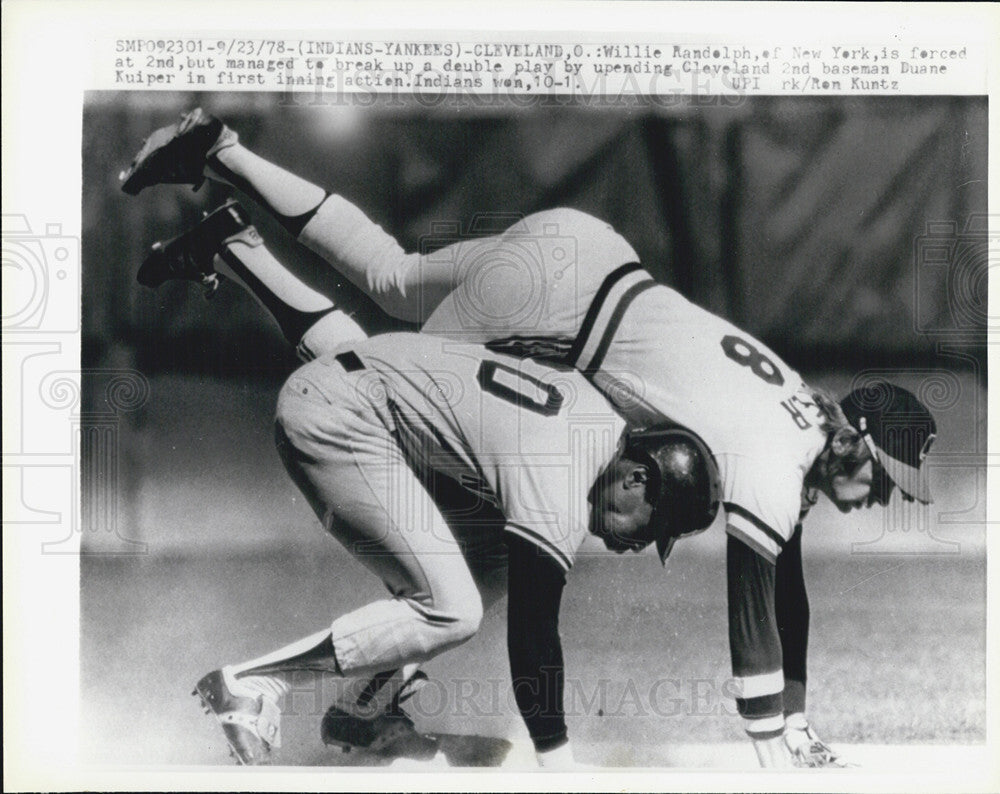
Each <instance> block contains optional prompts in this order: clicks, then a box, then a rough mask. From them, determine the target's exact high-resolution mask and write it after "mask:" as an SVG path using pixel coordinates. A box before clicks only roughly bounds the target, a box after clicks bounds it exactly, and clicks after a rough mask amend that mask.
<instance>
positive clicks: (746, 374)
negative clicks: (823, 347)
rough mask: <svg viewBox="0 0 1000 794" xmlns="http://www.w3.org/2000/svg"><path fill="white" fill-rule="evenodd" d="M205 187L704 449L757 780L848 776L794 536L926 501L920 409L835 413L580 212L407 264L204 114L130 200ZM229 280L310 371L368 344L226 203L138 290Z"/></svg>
mask: <svg viewBox="0 0 1000 794" xmlns="http://www.w3.org/2000/svg"><path fill="white" fill-rule="evenodd" d="M205 178H209V179H213V180H217V181H220V182H223V183H226V184H229V185H232V186H234V187H236V188H237V189H239V190H240V191H242V192H243V193H245V194H246V195H248V196H250V197H251V198H252V199H253V200H254V201H256V202H257V203H258V204H259V205H260V206H261V207H262V208H264V210H265V211H267V212H268V213H269V214H271V215H272V216H273V217H275V218H276V219H277V220H278V221H279V222H280V223H281V224H282V225H283V226H284V228H285V229H286V230H288V232H289V233H290V234H292V235H293V236H295V237H296V239H298V240H299V241H300V242H302V243H303V244H305V245H306V246H308V247H309V248H311V249H312V250H314V251H316V252H317V253H319V254H321V255H322V256H323V257H324V258H325V259H326V260H327V261H329V262H330V264H331V266H333V267H334V268H336V269H337V270H338V271H339V272H340V273H342V274H343V275H345V276H346V277H347V278H349V279H350V280H351V281H352V282H353V283H354V284H356V285H357V286H359V287H361V288H362V289H363V290H365V291H366V292H367V293H368V294H369V295H370V296H371V297H372V298H373V299H374V300H375V301H376V302H377V303H378V304H379V305H380V306H381V307H382V308H383V309H384V310H385V311H386V312H388V313H389V314H391V315H393V316H395V317H398V318H401V319H404V320H410V321H414V322H419V323H421V331H422V333H427V334H435V335H437V336H440V337H445V338H450V339H457V340H462V341H475V342H481V343H484V344H486V345H487V347H488V348H490V349H491V350H493V351H503V352H506V353H509V354H511V355H514V356H518V357H523V358H530V359H533V360H536V361H548V362H555V363H558V364H562V365H566V366H569V367H572V368H573V369H575V370H577V371H578V372H580V373H581V374H582V375H583V376H584V377H585V378H586V379H587V380H588V381H589V382H590V383H591V384H592V385H593V386H595V387H596V388H597V389H598V390H599V391H600V392H601V393H603V394H604V396H605V397H606V398H607V399H608V400H609V401H610V402H611V403H612V404H613V405H614V407H615V409H616V410H617V411H618V412H619V413H620V414H621V415H622V416H623V417H624V418H625V419H626V421H627V422H628V424H629V426H630V427H637V428H643V427H650V426H653V425H656V424H659V423H663V422H670V423H673V424H676V425H679V426H682V427H685V428H688V429H689V430H690V431H692V432H693V433H695V434H696V435H697V436H698V437H699V438H701V439H702V440H703V441H704V442H705V444H706V445H707V447H708V448H709V449H710V450H711V452H712V454H713V456H714V460H715V462H716V464H717V467H718V471H719V487H720V492H721V498H722V501H723V506H724V508H725V512H726V532H727V535H728V540H727V543H728V548H727V571H728V580H729V586H728V587H729V592H728V596H729V638H730V648H731V655H732V664H733V674H734V676H735V678H736V681H737V684H738V688H739V690H740V692H741V696H740V697H739V698H737V705H738V707H739V711H740V714H741V715H742V716H743V717H744V719H745V727H746V730H747V733H748V735H749V736H750V738H751V739H752V741H753V743H754V746H755V748H756V750H757V753H758V757H759V759H760V762H761V764H763V765H765V766H778V765H790V764H796V765H800V766H829V765H838V764H840V763H841V761H840V760H839V758H838V757H837V755H836V754H835V753H834V752H833V751H832V750H831V749H830V748H829V747H828V746H827V745H826V744H825V743H823V742H822V741H820V740H819V739H818V738H817V736H816V734H815V732H814V731H813V729H812V728H811V727H810V725H809V723H808V721H807V719H806V716H805V711H806V647H807V640H808V631H809V607H808V598H807V595H806V590H805V583H804V578H803V573H802V559H801V542H802V521H803V519H804V518H805V517H806V515H807V513H808V511H809V509H810V508H811V506H812V505H813V504H815V502H816V501H817V499H818V498H819V495H820V494H823V495H825V496H826V497H827V498H829V499H830V501H831V502H833V503H834V505H836V506H837V507H838V508H839V509H840V510H842V511H843V512H848V511H850V510H852V509H854V508H861V507H872V506H874V505H876V504H878V505H885V504H887V502H888V500H889V498H890V495H891V493H892V492H893V490H894V489H897V488H898V490H899V492H900V494H901V495H902V497H903V498H904V499H908V500H917V501H920V502H922V503H927V502H929V501H930V499H931V496H930V489H929V484H928V481H927V468H926V466H924V465H923V461H924V458H925V457H926V455H927V453H928V451H929V448H930V446H931V444H932V442H933V440H934V438H935V433H936V427H935V424H934V419H933V418H932V417H931V415H930V413H929V412H928V411H927V409H926V408H925V407H924V406H923V405H922V404H921V403H920V401H919V400H917V398H916V397H914V395H912V394H910V393H909V392H908V391H906V390H904V389H901V388H899V387H897V386H894V385H893V384H890V383H887V382H884V381H876V382H873V383H869V384H866V385H865V387H864V388H860V389H856V390H854V391H853V392H852V393H850V394H848V395H847V396H845V397H844V398H843V399H842V400H840V401H837V400H836V399H834V398H833V397H831V396H830V395H827V394H826V393H824V392H823V391H821V390H819V389H815V388H811V387H809V386H808V385H806V384H805V383H804V382H803V381H802V379H801V377H800V376H799V374H798V373H797V372H795V371H794V370H793V369H792V368H791V367H789V366H788V365H787V364H785V362H783V361H782V360H781V358H780V357H779V356H777V355H776V354H775V353H774V351H772V350H770V349H769V348H768V347H767V346H766V345H764V344H763V343H761V342H760V341H759V340H756V339H754V338H753V337H752V336H751V335H750V334H747V333H746V332H744V331H742V330H741V329H739V328H736V327H735V326H733V325H732V324H730V323H728V322H727V321H725V320H723V319H722V318H719V317H717V316H715V315H713V314H711V313H709V312H707V311H705V310H704V309H701V308H700V307H698V306H695V305H694V304H692V303H690V302H689V301H688V300H686V299H685V298H684V297H683V296H682V295H680V294H679V293H677V292H676V291H675V290H673V289H670V288H669V287H667V286H665V285H662V284H658V283H657V282H656V281H655V280H654V279H653V278H652V276H651V275H650V274H649V273H648V272H647V271H646V270H645V269H643V267H642V266H641V264H640V263H639V262H638V257H637V255H636V253H635V251H634V250H633V249H632V247H631V246H630V245H629V244H628V242H627V241H625V240H624V239H623V238H622V237H621V236H620V235H619V234H617V233H616V232H615V231H614V229H612V228H611V227H610V226H609V225H608V224H606V223H604V222H602V221H600V220H599V219H597V218H594V217H592V216H590V215H587V214H585V213H582V212H579V211H576V210H571V209H555V210H547V211H543V212H538V213H534V214H532V215H528V216H526V217H524V218H522V219H521V220H520V221H518V222H517V223H515V224H513V225H512V226H510V228H508V229H506V230H505V231H503V232H502V233H499V234H496V235H494V236H490V237H484V236H479V235H474V236H472V237H470V238H468V239H464V240H457V241H454V242H451V244H448V245H444V246H443V247H441V248H439V249H437V250H432V251H429V252H427V253H407V252H405V251H404V250H403V249H402V248H401V247H400V246H399V244H398V243H397V242H396V241H395V240H394V239H393V238H392V237H391V236H389V235H388V234H386V233H385V232H384V231H383V230H382V229H381V228H379V227H378V226H377V225H376V224H374V223H372V222H371V221H370V220H369V219H368V218H367V217H366V216H365V215H364V213H362V212H361V210H360V209H358V208H357V207H356V206H354V205H353V204H351V203H350V202H349V201H347V200H346V199H344V198H343V197H342V196H339V195H335V194H329V193H327V192H326V191H325V190H324V189H322V188H320V187H319V186H317V185H314V184H312V183H310V182H308V181H307V180H304V179H302V178H300V177H298V176H296V175H294V174H291V173H289V172H287V171H285V170H284V169H281V168H279V167H278V166H275V165H273V164H271V163H269V162H267V161H265V160H263V159H261V158H260V157H258V156H257V155H255V154H254V153H253V152H251V151H249V150H248V149H246V148H245V147H243V146H242V145H241V144H240V143H239V140H238V137H237V135H236V133H235V132H234V131H232V130H230V129H229V128H227V127H226V126H225V125H224V124H223V123H222V122H221V121H220V120H219V119H216V118H214V117H212V116H210V115H209V114H207V113H205V112H203V111H201V110H195V111H192V112H191V113H189V114H187V115H186V116H184V117H183V118H182V120H181V121H180V122H179V123H177V124H173V125H170V126H168V127H165V128H163V129H161V130H157V131H156V132H154V133H153V134H152V135H151V136H150V138H149V139H147V141H146V143H145V144H144V146H143V147H142V149H141V150H140V152H139V153H138V155H137V156H136V158H135V160H134V162H133V163H132V165H131V167H130V168H128V169H127V170H126V171H125V172H124V173H123V174H122V187H123V189H124V190H125V191H126V192H128V193H132V194H136V193H138V192H140V191H141V190H142V189H144V188H145V187H147V186H150V185H155V184H161V183H174V184H195V185H197V184H200V183H201V182H202V181H203V180H204V179H205ZM220 274H221V275H222V276H225V277H227V278H229V279H231V280H234V281H236V282H237V283H239V284H241V285H242V286H243V287H244V288H246V289H247V290H248V291H249V292H250V293H251V294H252V295H253V296H254V297H255V298H257V299H258V300H259V301H260V303H261V304H262V305H263V306H265V307H266V308H267V309H268V311H270V312H271V314H272V315H273V316H274V318H275V319H276V320H277V322H278V324H279V325H280V326H281V328H282V330H283V331H284V333H285V336H286V337H287V338H288V340H289V342H290V343H291V344H293V345H296V346H297V348H298V351H299V353H300V355H301V356H302V357H303V358H304V359H309V358H311V357H314V356H316V355H320V354H322V353H324V352H325V351H327V350H329V349H331V348H332V347H334V346H335V345H337V344H339V343H340V342H341V341H342V340H343V339H344V338H345V337H348V336H355V337H359V338H360V337H363V336H364V332H363V331H362V330H361V329H360V328H359V327H358V326H357V324H356V323H354V322H353V320H352V319H351V318H350V317H347V316H346V315H345V314H344V313H343V312H340V311H339V310H338V309H337V308H336V307H335V306H334V303H333V300H332V299H331V297H330V296H327V295H323V294H320V293H317V292H316V291H315V290H313V289H311V288H310V287H308V286H307V285H305V284H304V283H303V282H302V281H300V280H299V279H297V278H296V277H295V276H294V274H293V273H291V272H290V271H289V270H288V269H286V268H284V267H283V266H282V265H281V264H280V263H279V262H278V261H277V260H276V259H275V258H274V257H273V256H271V254H270V253H269V252H268V251H267V248H266V246H264V245H263V242H262V241H261V240H260V237H259V235H257V234H256V231H255V230H254V229H253V227H252V226H251V225H250V222H249V218H248V217H247V216H246V213H245V211H244V210H243V209H242V208H241V207H240V206H239V205H238V204H235V203H230V204H227V205H226V206H225V207H223V208H222V209H220V210H218V211H217V212H216V213H214V214H213V215H211V216H209V217H208V218H207V219H206V220H205V222H204V223H203V224H201V225H200V226H199V227H197V228H196V229H194V230H192V231H190V232H188V233H187V234H185V235H182V236H181V237H179V238H176V239H175V240H172V241H170V242H168V243H165V244H162V245H158V246H156V247H154V250H153V252H152V254H151V255H150V256H149V258H147V260H146V262H144V263H143V266H142V267H141V268H140V271H139V275H138V277H139V281H140V283H143V284H146V285H148V286H157V285H158V284H160V283H162V282H163V281H165V280H167V279H170V278H186V279H190V280H194V281H200V282H202V283H203V284H204V285H205V286H206V289H208V290H209V291H211V290H213V289H215V288H216V287H217V286H218V283H219V278H220ZM670 543H672V540H671V541H670ZM667 551H669V543H668V548H667Z"/></svg>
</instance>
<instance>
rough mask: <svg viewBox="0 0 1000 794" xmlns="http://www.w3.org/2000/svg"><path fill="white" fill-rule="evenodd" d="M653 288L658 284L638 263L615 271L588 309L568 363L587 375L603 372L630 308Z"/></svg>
mask: <svg viewBox="0 0 1000 794" xmlns="http://www.w3.org/2000/svg"><path fill="white" fill-rule="evenodd" d="M640 286H641V288H640ZM653 286H656V281H654V280H653V277H652V276H651V275H649V273H647V272H646V271H645V270H643V268H642V265H640V264H639V263H638V262H629V263H628V264H626V265H622V266H621V267H619V268H616V269H615V270H613V271H611V272H610V273H609V274H608V275H607V277H606V278H605V279H604V282H603V283H602V284H601V286H600V287H599V288H598V290H597V292H596V293H595V294H594V299H593V300H592V301H591V303H590V306H589V307H588V308H587V314H586V316H585V317H584V318H583V322H582V323H581V325H580V333H578V334H577V336H576V339H575V341H574V342H573V346H572V347H571V348H570V351H569V354H568V355H567V357H566V359H567V363H568V364H570V366H573V367H576V368H577V369H579V370H580V371H581V372H583V373H584V374H593V372H595V371H596V370H597V369H599V368H600V365H601V363H602V362H603V360H604V356H605V354H606V353H607V349H608V347H610V345H611V342H612V341H613V339H614V335H615V332H616V331H617V330H618V325H619V323H621V320H622V317H623V316H624V314H625V312H626V310H627V309H628V307H629V305H630V304H631V303H632V301H633V300H634V299H635V297H636V296H637V295H638V294H639V293H640V292H642V291H644V290H645V289H648V288H649V287H653Z"/></svg>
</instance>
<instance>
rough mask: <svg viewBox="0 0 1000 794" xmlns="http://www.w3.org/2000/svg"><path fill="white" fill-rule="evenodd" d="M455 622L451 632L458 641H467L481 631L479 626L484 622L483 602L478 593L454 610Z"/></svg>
mask: <svg viewBox="0 0 1000 794" xmlns="http://www.w3.org/2000/svg"><path fill="white" fill-rule="evenodd" d="M452 617H453V618H454V622H453V623H452V628H451V632H450V633H451V634H452V637H453V639H454V640H455V641H456V642H465V641H466V640H468V639H470V638H471V637H473V636H474V635H475V633H476V632H477V631H479V626H480V624H481V623H482V622H483V602H482V600H481V599H480V598H479V596H478V595H476V597H475V598H473V599H468V600H467V601H466V603H465V604H463V605H462V606H461V607H460V608H459V609H457V610H453V615H452Z"/></svg>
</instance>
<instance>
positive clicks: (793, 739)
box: [782, 714, 856, 769]
mask: <svg viewBox="0 0 1000 794" xmlns="http://www.w3.org/2000/svg"><path fill="white" fill-rule="evenodd" d="M795 717H800V718H801V719H794V718H795ZM782 739H783V741H784V743H785V745H786V746H787V747H788V750H789V752H790V753H791V755H792V760H793V763H794V764H795V766H797V767H803V768H809V769H820V768H823V767H833V768H836V769H844V768H846V767H851V766H856V764H849V763H847V762H846V761H845V760H844V759H843V758H841V757H840V755H838V754H837V753H836V752H834V751H833V749H832V748H831V747H830V746H829V745H828V744H827V743H826V742H824V741H823V740H822V739H820V738H819V736H818V735H817V734H816V731H814V730H813V729H812V726H811V725H809V723H808V722H806V720H805V717H804V716H802V715H798V714H796V715H791V716H790V717H789V719H788V720H787V721H786V724H785V735H784V736H783V737H782Z"/></svg>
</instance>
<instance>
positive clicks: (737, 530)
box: [722, 502, 785, 563]
mask: <svg viewBox="0 0 1000 794" xmlns="http://www.w3.org/2000/svg"><path fill="white" fill-rule="evenodd" d="M722 506H723V507H724V508H725V509H726V532H727V533H729V534H730V535H732V536H733V537H735V538H737V539H739V540H741V541H743V542H744V543H745V544H746V545H748V546H749V547H750V548H751V549H753V550H754V551H756V552H757V553H758V554H760V555H761V556H763V557H764V558H765V559H767V560H768V561H770V562H772V563H776V562H777V561H778V555H779V554H781V550H782V548H784V546H785V539H784V538H783V537H781V535H779V534H778V533H777V532H775V531H774V530H773V529H771V527H769V526H768V525H767V524H765V523H764V522H763V521H761V520H760V519H759V518H757V516H755V515H754V514H753V513H751V512H750V511H749V510H746V509H745V508H743V507H740V506H739V505H738V504H733V503H732V502H723V503H722Z"/></svg>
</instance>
